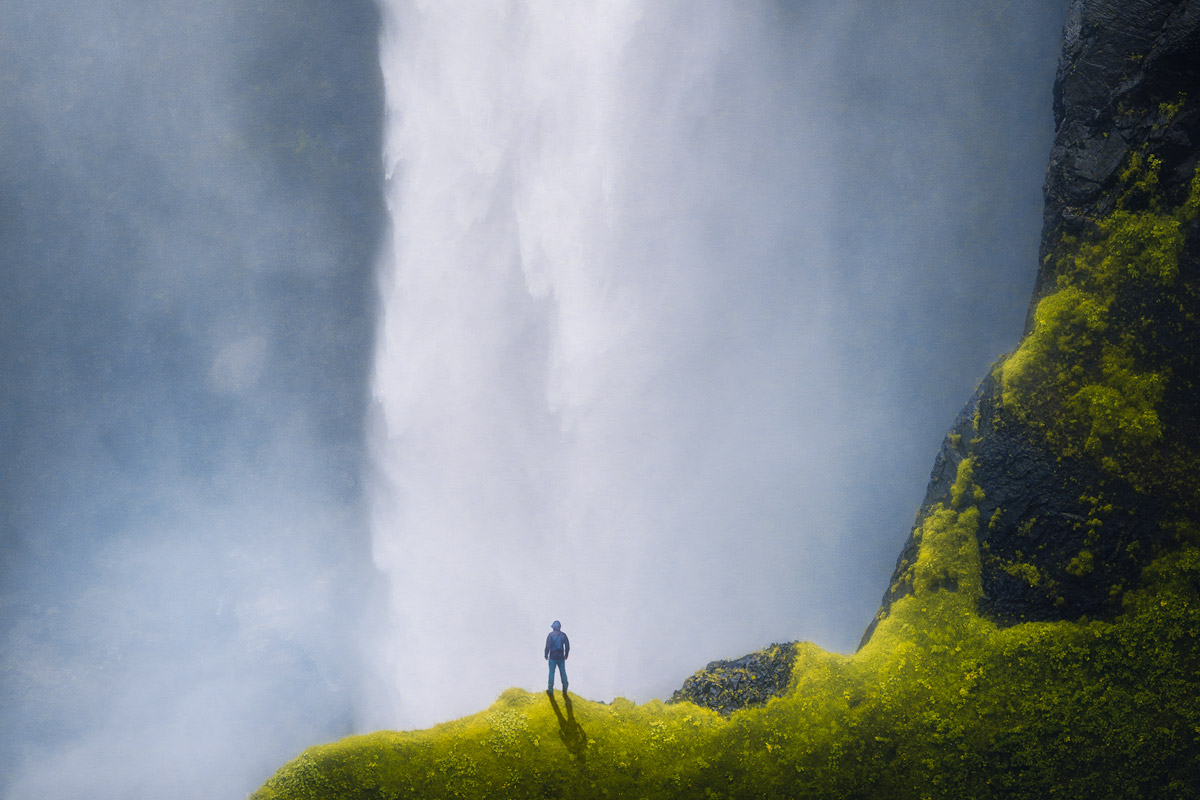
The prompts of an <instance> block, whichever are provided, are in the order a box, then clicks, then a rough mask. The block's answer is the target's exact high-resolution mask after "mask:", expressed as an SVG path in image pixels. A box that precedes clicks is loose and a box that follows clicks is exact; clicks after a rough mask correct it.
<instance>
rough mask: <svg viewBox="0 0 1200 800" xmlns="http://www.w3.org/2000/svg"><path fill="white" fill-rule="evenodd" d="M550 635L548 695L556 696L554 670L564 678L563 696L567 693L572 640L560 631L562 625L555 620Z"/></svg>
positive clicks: (547, 651)
mask: <svg viewBox="0 0 1200 800" xmlns="http://www.w3.org/2000/svg"><path fill="white" fill-rule="evenodd" d="M550 628H551V630H550V633H549V634H548V635H547V636H546V652H545V656H546V660H547V661H549V662H550V677H549V679H548V680H547V681H546V694H554V668H555V667H558V674H559V675H561V676H562V690H563V694H566V692H567V656H569V655H570V654H571V640H570V639H568V638H567V635H566V634H565V633H563V632H562V630H560V629H561V628H562V624H561V623H560V622H559V621H558V620H554V622H552V623H551V624H550Z"/></svg>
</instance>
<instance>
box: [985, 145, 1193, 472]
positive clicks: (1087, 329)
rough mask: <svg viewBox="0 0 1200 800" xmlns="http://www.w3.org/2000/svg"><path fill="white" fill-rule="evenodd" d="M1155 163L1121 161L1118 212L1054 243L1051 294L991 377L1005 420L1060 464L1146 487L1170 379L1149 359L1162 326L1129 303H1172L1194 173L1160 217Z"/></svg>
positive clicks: (1145, 158) (1176, 290) (1190, 211)
mask: <svg viewBox="0 0 1200 800" xmlns="http://www.w3.org/2000/svg"><path fill="white" fill-rule="evenodd" d="M1161 166H1162V164H1161V161H1159V160H1158V159H1157V158H1155V157H1154V156H1152V155H1147V156H1143V155H1142V154H1140V153H1139V154H1135V155H1134V156H1133V157H1131V159H1130V162H1129V163H1128V165H1127V166H1126V168H1125V170H1124V171H1123V173H1122V186H1123V187H1124V188H1123V191H1122V195H1121V202H1120V203H1119V205H1118V208H1117V209H1116V210H1115V211H1113V213H1112V214H1111V215H1109V216H1108V217H1106V218H1105V219H1102V220H1099V221H1098V222H1097V223H1096V225H1095V231H1094V235H1093V236H1092V237H1091V238H1090V239H1089V240H1087V241H1079V240H1076V239H1072V238H1066V239H1064V240H1063V242H1062V243H1060V246H1059V255H1058V257H1057V260H1056V262H1055V263H1056V268H1057V279H1056V284H1055V291H1053V292H1051V293H1050V294H1048V295H1047V296H1045V297H1044V298H1042V300H1041V301H1040V302H1039V303H1038V305H1037V307H1036V309H1035V310H1034V315H1033V329H1032V330H1031V331H1030V333H1029V335H1027V336H1026V338H1025V340H1024V341H1023V342H1022V343H1021V346H1020V347H1019V348H1018V349H1017V351H1016V352H1015V353H1013V354H1012V355H1011V356H1009V357H1008V358H1007V359H1006V360H1005V361H1004V362H1003V363H1002V364H1001V366H1000V369H999V377H1000V382H1001V399H1002V405H1003V407H1004V409H1005V411H1006V412H1007V413H1009V414H1011V415H1013V416H1015V417H1016V418H1018V419H1020V420H1021V421H1023V422H1025V423H1026V424H1028V425H1029V426H1030V427H1031V428H1033V429H1034V430H1035V431H1037V432H1038V433H1039V434H1041V435H1043V436H1044V437H1045V438H1046V440H1047V441H1048V443H1049V444H1050V445H1051V447H1052V448H1053V449H1054V450H1055V451H1057V452H1058V453H1060V454H1061V455H1062V456H1065V457H1072V458H1089V459H1092V460H1094V461H1095V462H1097V463H1098V464H1099V465H1100V466H1101V467H1102V468H1103V469H1104V470H1105V471H1107V472H1108V473H1110V474H1114V475H1121V476H1122V477H1125V478H1130V479H1132V482H1133V483H1134V484H1135V485H1137V486H1140V487H1142V488H1145V487H1146V486H1148V485H1150V484H1152V483H1153V482H1154V478H1155V476H1154V474H1153V473H1154V469H1146V467H1147V466H1148V465H1150V462H1151V461H1152V460H1153V459H1154V458H1156V457H1157V456H1158V452H1159V451H1160V450H1161V448H1159V447H1158V445H1159V443H1160V442H1161V440H1162V437H1163V423H1162V420H1161V418H1160V408H1161V404H1162V400H1163V397H1164V393H1165V391H1166V389H1167V386H1168V384H1169V382H1170V380H1171V375H1170V373H1169V371H1168V370H1167V368H1165V367H1163V366H1162V365H1161V364H1162V359H1161V358H1158V357H1156V356H1155V355H1154V354H1153V353H1152V352H1151V350H1150V348H1151V347H1152V346H1153V342H1154V341H1155V337H1156V335H1157V333H1158V332H1159V329H1161V328H1162V327H1163V326H1162V320H1161V319H1159V318H1158V317H1157V316H1156V315H1155V314H1152V313H1148V312H1139V307H1138V304H1144V303H1145V302H1146V298H1164V300H1163V304H1164V305H1166V306H1171V305H1172V304H1174V305H1179V302H1178V301H1176V300H1174V299H1173V298H1174V297H1175V295H1178V294H1180V293H1181V292H1183V291H1185V287H1181V286H1180V285H1179V260H1180V257H1181V255H1182V253H1183V249H1184V244H1185V242H1184V239H1185V237H1184V228H1185V226H1186V225H1187V224H1189V223H1191V222H1192V221H1193V220H1194V219H1195V218H1196V215H1197V209H1200V172H1197V173H1196V175H1195V176H1194V178H1193V181H1192V184H1191V187H1190V191H1189V195H1188V199H1187V200H1186V201H1185V202H1184V203H1182V204H1181V205H1179V206H1178V207H1176V208H1173V209H1163V208H1162V206H1163V204H1164V203H1163V200H1162V198H1161V196H1160V193H1159V176H1158V175H1159V171H1160V169H1161ZM1154 467H1155V468H1160V469H1163V468H1168V467H1166V466H1165V465H1162V464H1156V465H1154ZM1174 469H1175V470H1176V471H1178V470H1180V469H1182V465H1181V464H1176V465H1175V467H1174ZM1145 478H1150V480H1146V479H1145Z"/></svg>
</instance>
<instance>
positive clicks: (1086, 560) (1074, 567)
mask: <svg viewBox="0 0 1200 800" xmlns="http://www.w3.org/2000/svg"><path fill="white" fill-rule="evenodd" d="M1095 568H1096V566H1095V559H1094V558H1093V556H1092V551H1091V550H1080V551H1079V554H1078V555H1077V556H1075V557H1074V558H1072V559H1071V560H1070V562H1069V563H1068V564H1067V572H1069V573H1070V574H1072V575H1074V576H1075V577H1077V578H1082V577H1083V576H1084V575H1090V574H1091V572H1092V570H1094V569H1095Z"/></svg>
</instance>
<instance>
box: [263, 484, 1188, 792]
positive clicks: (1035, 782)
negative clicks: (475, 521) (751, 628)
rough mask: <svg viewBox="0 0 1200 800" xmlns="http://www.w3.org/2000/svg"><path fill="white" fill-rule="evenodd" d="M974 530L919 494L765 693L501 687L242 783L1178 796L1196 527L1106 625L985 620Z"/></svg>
mask: <svg viewBox="0 0 1200 800" xmlns="http://www.w3.org/2000/svg"><path fill="white" fill-rule="evenodd" d="M977 488H978V487H974V486H969V485H968V486H964V491H963V493H962V496H963V497H965V498H972V497H974V496H975V495H976V490H977ZM979 524H980V517H979V510H978V508H977V506H976V505H975V504H973V503H972V502H964V503H963V504H962V507H961V508H957V509H953V508H945V507H940V506H939V507H937V508H934V509H930V510H929V513H928V514H926V516H925V518H924V521H923V522H922V524H921V526H920V528H919V531H918V532H917V536H918V539H919V554H918V557H917V559H916V562H915V564H914V565H913V567H912V572H913V574H912V581H913V587H914V590H913V593H912V594H910V595H908V596H905V597H903V598H901V599H899V600H898V601H897V602H896V603H894V604H893V605H892V607H891V608H890V610H889V612H888V613H887V615H886V616H885V617H884V618H883V619H881V620H880V622H879V624H878V626H877V628H876V631H875V635H874V636H873V637H872V638H871V640H870V642H868V644H867V645H866V646H865V647H863V648H862V649H861V650H860V651H859V652H857V653H855V654H853V655H840V654H835V653H829V652H826V651H824V650H821V649H820V648H818V647H816V646H814V645H812V644H809V643H801V644H800V645H797V650H796V660H795V664H794V667H793V674H792V681H791V684H790V686H789V688H788V690H787V692H786V693H785V694H784V695H783V696H781V697H777V698H774V699H772V700H770V701H769V702H768V703H767V704H766V705H764V706H761V707H757V708H751V709H745V710H742V711H738V712H735V713H734V714H732V715H730V716H729V717H721V716H720V715H718V714H717V713H715V712H712V711H709V710H707V709H703V708H700V707H697V706H694V705H692V704H690V703H678V704H670V705H668V704H664V703H661V702H658V701H655V702H651V703H646V704H644V705H635V704H633V703H631V702H629V701H626V700H623V699H617V700H616V701H614V702H613V703H611V704H603V703H595V702H591V701H587V700H584V699H582V698H579V697H574V696H573V697H571V698H570V699H569V700H568V699H567V698H563V697H562V696H561V695H558V696H556V697H555V698H554V699H553V700H551V699H550V698H548V697H547V696H546V695H544V694H529V693H527V692H524V691H521V690H518V689H510V690H508V691H506V692H505V693H504V694H503V695H502V696H501V697H500V698H499V699H498V700H497V702H496V703H495V704H494V705H493V706H492V707H491V708H489V709H487V710H486V711H483V712H481V713H479V714H476V715H474V716H471V717H466V718H464V719H461V720H457V721H455V722H451V723H447V724H445V725H440V726H437V727H435V728H432V729H430V730H426V731H417V732H403V733H400V732H380V733H375V734H371V735H368V736H359V737H352V738H349V739H345V740H342V741H340V742H335V743H333V744H329V745H323V746H319V747H314V748H311V749H309V750H307V751H305V752H304V753H303V754H301V755H300V756H299V757H298V758H297V759H295V760H294V761H292V762H291V763H289V764H287V765H285V766H284V767H283V768H282V769H280V770H279V772H278V773H276V775H275V776H274V777H273V778H271V779H270V780H269V781H268V782H267V783H266V784H265V785H264V786H263V787H262V788H261V789H260V790H259V791H258V792H257V793H256V794H255V795H254V797H255V799H256V800H282V799H283V798H289V799H293V800H301V799H302V798H303V799H304V800H316V799H317V798H321V799H322V800H330V799H331V798H407V797H420V798H484V797H510V798H522V797H527V798H544V797H552V798H553V797H561V798H607V797H611V798H626V797H644V798H658V797H661V798H685V797H686V798H697V797H708V798H757V797H761V798H768V797H770V798H778V797H814V798H817V797H822V798H823V797H831V798H832V797H871V798H962V797H973V798H987V797H1006V798H1010V797H1029V798H1035V797H1036V798H1039V799H1040V798H1054V797H1061V798H1077V797H1080V796H1092V797H1097V798H1142V797H1144V798H1170V797H1180V798H1183V797H1191V796H1192V794H1191V793H1192V792H1193V788H1194V786H1196V785H1200V760H1198V758H1197V756H1196V753H1198V752H1200V700H1198V699H1197V698H1198V697H1200V693H1198V692H1197V689H1198V688H1200V685H1198V684H1200V679H1198V678H1197V675H1198V669H1200V642H1198V640H1197V632H1198V631H1200V536H1197V535H1196V534H1195V532H1193V531H1188V532H1186V538H1187V543H1186V544H1185V545H1184V546H1183V547H1181V548H1180V549H1178V550H1176V551H1173V552H1171V553H1169V554H1166V555H1163V556H1161V557H1160V558H1159V559H1157V560H1156V561H1155V562H1154V563H1153V564H1152V565H1151V566H1150V567H1149V568H1148V569H1147V570H1146V574H1145V576H1144V580H1143V587H1142V588H1140V589H1139V590H1138V591H1135V592H1130V593H1129V594H1128V595H1127V596H1126V601H1125V610H1124V612H1123V613H1122V614H1121V615H1120V616H1118V617H1117V618H1116V619H1114V620H1112V621H1107V622H1102V621H1090V622H1050V623H1045V622H1039V623H1027V624H1022V625H1015V626H1011V627H1007V628H1000V627H998V626H996V625H995V624H994V623H992V622H990V621H988V620H986V619H984V618H983V617H981V616H980V615H979V614H978V613H977V611H976V607H977V603H978V600H979V597H980V595H981V591H982V590H981V586H980V560H979V559H980V554H979V547H978V526H979Z"/></svg>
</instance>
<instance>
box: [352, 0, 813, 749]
mask: <svg viewBox="0 0 1200 800" xmlns="http://www.w3.org/2000/svg"><path fill="white" fill-rule="evenodd" d="M387 12H388V15H389V17H388V22H387V31H386V34H385V38H384V42H383V67H384V74H385V79H386V85H387V104H388V109H389V122H388V129H387V139H386V142H387V144H386V147H387V152H386V163H387V167H388V170H389V189H388V201H389V206H390V209H391V214H392V220H393V240H392V247H391V251H390V252H389V253H388V257H387V263H385V264H384V265H383V269H382V274H383V284H384V290H383V300H384V306H383V314H384V316H383V321H382V329H381V334H380V341H379V346H378V356H377V363H376V373H375V394H376V398H377V403H378V408H379V411H380V414H381V417H382V423H383V424H382V425H381V426H380V429H381V431H382V432H383V433H382V435H381V436H380V441H378V442H376V446H377V467H378V478H379V483H378V487H377V490H378V491H377V493H376V498H375V505H374V516H373V524H374V542H375V554H376V561H377V564H378V566H379V567H380V569H381V570H382V571H383V572H384V574H385V575H386V577H387V579H388V582H389V602H390V625H391V626H392V629H391V630H390V631H388V635H387V636H386V641H387V644H386V655H385V656H384V657H383V664H384V669H385V671H387V672H389V673H390V676H391V680H392V681H393V686H394V687H395V689H396V692H395V698H396V699H395V704H396V707H395V708H393V709H388V710H387V711H386V712H384V713H383V715H382V717H381V719H380V722H381V723H386V724H391V725H397V726H413V725H428V724H431V723H434V722H437V721H440V720H444V719H448V718H450V717H453V716H456V715H459V714H462V713H467V712H469V711H472V710H476V709H479V708H481V707H484V706H486V705H487V704H488V703H490V701H491V700H492V699H494V697H495V696H496V695H497V694H498V693H499V692H500V691H502V690H503V689H505V688H506V687H509V686H520V687H524V688H528V689H535V688H539V687H540V686H541V685H542V681H544V679H545V674H544V670H545V667H544V661H543V660H542V652H541V650H542V640H543V638H544V636H545V634H546V632H547V631H548V629H549V624H550V622H551V621H552V620H553V619H556V618H557V619H561V620H562V621H563V627H564V630H566V631H567V632H568V633H569V634H570V635H571V637H572V642H573V645H574V650H573V656H572V658H571V660H570V662H569V663H568V672H569V675H570V678H571V682H572V686H573V687H574V688H575V689H577V690H578V691H580V692H582V693H584V694H586V695H587V696H590V697H594V698H598V699H604V698H611V697H613V696H614V695H627V696H631V697H636V698H639V699H648V698H649V697H651V696H654V695H659V696H662V695H665V694H666V693H667V692H668V691H669V689H670V687H671V686H673V685H677V684H678V683H679V682H680V681H681V680H682V678H683V677H684V676H686V675H687V674H689V673H690V672H691V671H692V670H694V669H695V668H698V667H699V666H702V665H703V663H704V662H705V661H706V660H708V659H709V658H710V657H716V656H719V655H735V654H737V653H736V651H739V649H740V650H744V649H745V648H747V647H752V646H756V645H761V644H766V643H768V642H767V640H769V639H771V638H772V637H776V638H779V637H784V636H788V635H794V632H795V631H796V630H798V628H799V626H798V624H797V617H796V615H792V616H791V617H788V616H783V617H782V618H781V617H779V616H778V615H777V614H776V613H774V610H775V609H776V608H777V607H778V606H779V605H781V603H780V599H781V598H784V602H783V603H782V605H786V604H787V600H788V599H793V600H794V599H796V595H797V592H796V590H795V586H794V585H795V584H796V583H797V582H798V579H799V576H800V574H801V563H799V562H798V560H797V555H798V551H804V550H805V549H809V548H817V549H819V548H820V546H819V545H818V544H816V543H806V542H805V534H804V531H802V530H798V529H797V528H796V527H795V526H794V525H793V524H791V522H790V521H791V520H794V519H796V518H797V512H798V511H803V510H804V509H802V508H798V506H802V505H803V503H802V501H800V500H798V499H797V497H796V494H797V492H796V491H795V489H796V487H797V486H799V485H800V484H801V483H804V484H807V485H808V487H809V488H810V489H811V488H812V487H813V486H814V485H815V486H818V487H821V486H824V487H825V489H826V490H828V489H829V488H831V487H830V486H829V485H828V482H829V477H828V476H823V475H820V474H804V473H805V470H806V460H804V459H797V458H796V457H795V455H794V451H795V450H796V449H797V443H798V442H801V441H811V442H814V443H815V446H816V447H817V448H821V447H822V446H823V443H824V442H826V441H827V436H826V434H825V431H824V430H822V429H823V428H824V427H826V426H825V425H824V424H823V419H825V418H827V417H828V416H829V411H830V409H828V408H823V407H817V408H815V409H814V408H808V409H807V410H810V411H816V412H817V413H816V415H813V414H808V415H805V414H804V413H803V412H804V411H805V410H806V408H807V406H808V405H809V404H810V403H812V402H813V401H812V400H811V398H809V397H807V396H806V395H805V393H804V392H803V391H802V390H801V388H800V385H801V384H802V383H803V382H804V376H805V373H806V372H810V371H812V370H814V369H815V368H816V367H815V365H817V364H819V363H821V362H823V361H826V360H827V353H826V352H824V350H823V348H824V343H823V341H822V339H821V335H820V331H821V330H822V327H823V326H822V321H821V310H820V306H819V304H816V305H814V304H813V300H814V299H819V297H820V291H819V290H820V270H819V269H811V268H808V269H806V268H804V267H803V265H801V264H800V263H799V261H800V260H801V259H808V260H817V261H819V260H820V258H821V247H822V245H821V241H820V237H819V235H816V234H815V233H814V234H811V235H808V236H804V235H798V234H797V228H799V227H801V226H802V225H803V226H807V227H808V228H810V229H815V228H816V227H817V226H816V225H815V224H814V221H815V220H816V219H818V218H819V213H818V210H819V207H820V195H819V187H820V186H821V185H822V183H823V181H821V180H817V179H816V178H817V176H816V175H814V174H811V168H810V167H806V166H805V165H804V164H803V163H802V162H800V161H799V160H798V159H792V160H791V163H784V162H783V161H782V160H781V159H780V157H781V156H783V155H784V154H788V153H790V151H792V150H794V148H795V140H796V139H797V137H802V136H804V135H805V134H804V130H803V129H792V130H790V131H788V132H787V133H786V135H784V134H783V133H782V132H781V131H780V130H779V129H778V128H777V127H776V129H774V130H772V129H771V128H770V127H768V128H766V129H764V128H763V127H762V126H763V125H764V124H766V125H767V126H772V125H777V123H773V122H772V119H771V115H772V114H773V113H774V112H775V110H774V109H772V107H771V106H772V103H773V102H776V101H777V99H778V98H775V97H772V96H771V90H770V89H769V84H768V82H767V81H765V80H763V76H762V75H759V74H755V73H756V71H762V70H764V69H765V68H766V66H767V65H766V64H765V63H763V62H765V61H768V60H769V58H768V57H759V58H757V60H756V58H755V57H754V56H752V55H751V53H752V48H751V47H750V45H751V44H752V43H753V39H754V37H755V36H758V35H760V33H761V32H760V31H759V30H758V27H757V26H759V25H761V24H762V19H761V16H758V12H759V10H758V9H754V8H750V7H739V10H738V11H737V13H735V12H734V9H733V7H732V6H729V5H717V4H705V5H703V6H697V5H694V4H691V3H688V4H675V5H673V6H667V5H655V6H654V8H653V10H651V9H649V8H647V7H645V5H644V4H640V3H602V4H595V5H593V4H582V3H516V2H514V3H494V4H493V3H488V4H480V3H470V2H467V3H441V2H439V3H406V2H392V3H389V4H388V5H387ZM747 12H749V13H747ZM789 121H790V122H792V123H795V122H796V121H797V118H796V117H795V116H794V115H793V117H792V119H791V120H789ZM791 155H794V153H791ZM776 159H780V161H779V163H775V161H776ZM806 171H807V172H806ZM800 173H806V174H800ZM781 176H782V177H781ZM798 182H802V183H804V184H805V185H807V186H808V187H809V190H808V192H807V194H808V197H801V196H798V195H797V193H795V192H790V191H789V189H791V188H794V185H795V184H796V183H798ZM789 184H792V186H789ZM768 205H774V206H775V208H773V209H772V208H767V207H765V206H768ZM799 212H804V215H803V216H802V215H801V214H800V213H799ZM784 217H786V219H784ZM784 231H786V233H784ZM798 241H803V244H804V246H805V250H804V252H803V253H799V252H795V253H789V254H788V255H787V257H786V258H784V257H783V254H782V253H781V251H782V250H784V249H786V248H788V247H791V246H794V245H795V244H796V243H797V242H798ZM781 258H783V260H785V261H787V262H788V263H787V265H786V268H782V269H781ZM827 389H828V387H826V389H825V390H824V391H827ZM829 399H830V398H829V397H828V396H826V397H825V398H824V400H823V402H825V403H828V402H829ZM822 414H824V417H822V416H821V415H822ZM805 416H807V419H804V417H805ZM785 470H786V471H785ZM808 511H809V515H810V518H811V516H812V515H815V512H814V511H812V510H811V509H809V510H808ZM747 578H749V579H750V581H749V585H745V586H744V585H743V584H745V583H746V581H745V580H744V579H747ZM772 617H773V618H772Z"/></svg>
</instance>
